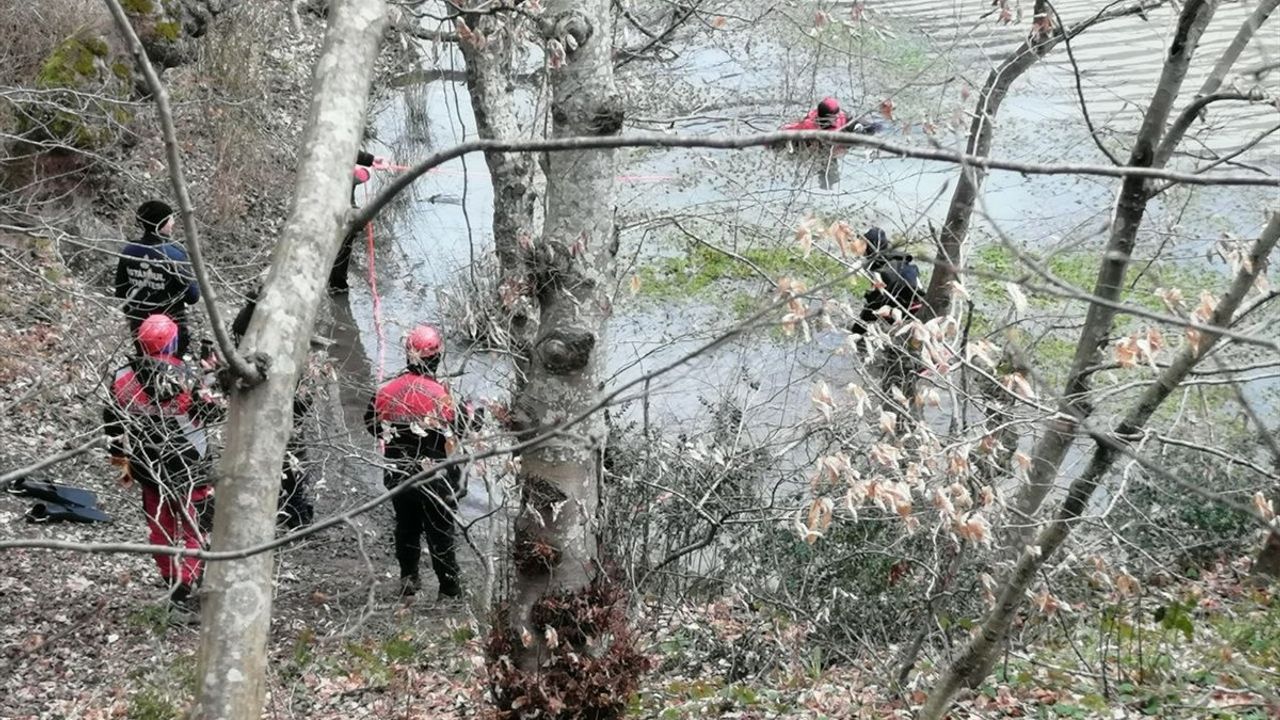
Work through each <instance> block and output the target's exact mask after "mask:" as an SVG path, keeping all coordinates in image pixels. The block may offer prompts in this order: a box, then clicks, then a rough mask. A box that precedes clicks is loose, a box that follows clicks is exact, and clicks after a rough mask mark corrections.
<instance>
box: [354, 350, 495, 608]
mask: <svg viewBox="0 0 1280 720" xmlns="http://www.w3.org/2000/svg"><path fill="white" fill-rule="evenodd" d="M404 344H405V355H406V368H405V371H404V372H403V373H401V374H399V375H397V376H396V377H394V378H392V379H391V380H389V381H387V382H385V383H383V385H382V386H381V387H379V388H378V392H377V394H376V395H374V397H373V399H372V400H370V401H369V409H368V411H367V412H366V413H365V424H366V425H367V426H368V428H369V432H371V433H373V435H374V436H375V437H378V438H379V439H381V440H382V441H383V442H384V443H385V449H384V451H383V453H384V457H385V458H386V460H387V462H388V463H389V467H388V468H387V469H386V470H385V471H384V474H383V484H384V485H386V486H387V488H388V489H390V488H393V487H396V486H397V485H400V484H401V483H403V482H405V481H407V480H408V479H409V478H411V477H413V476H414V475H417V474H418V473H420V472H422V471H423V470H426V469H429V468H430V467H431V465H432V464H434V463H436V462H439V461H441V460H445V459H446V458H448V457H449V455H450V453H451V452H452V451H453V447H454V444H455V442H456V438H457V437H458V435H460V434H462V433H466V432H468V431H470V430H474V429H475V428H476V427H478V426H479V424H480V421H481V418H482V411H481V410H473V409H472V408H471V406H470V404H469V403H468V404H466V405H464V406H463V407H461V408H459V407H457V405H456V403H455V402H454V399H453V397H452V396H451V395H450V394H449V390H448V389H447V388H446V387H445V386H444V385H442V384H441V383H440V382H439V381H438V380H436V373H437V372H438V371H439V368H440V359H441V355H442V354H443V352H444V340H443V339H442V338H441V336H440V331H439V330H438V329H437V328H435V327H432V326H431V325H419V326H417V327H415V328H414V329H413V330H412V331H411V332H410V333H409V334H408V336H406V337H405V343H404ZM465 494H466V486H465V483H464V481H463V475H462V469H461V468H459V467H457V466H455V467H451V468H449V469H448V470H446V471H444V472H443V473H440V472H437V473H435V474H434V475H431V476H429V477H428V478H427V479H426V480H423V481H420V482H419V483H418V484H417V486H416V487H414V488H413V489H411V490H408V491H407V492H403V493H400V494H399V495H396V496H395V497H394V498H392V500H391V502H392V508H393V509H394V510H395V518H396V530H395V543H396V560H397V561H398V562H399V564H400V592H401V594H402V595H415V594H417V592H418V591H419V590H420V589H421V582H420V581H419V579H418V564H419V561H420V560H421V557H422V536H423V535H425V536H426V538H427V548H428V550H429V551H430V554H431V567H432V569H433V570H435V573H436V579H437V580H439V582H440V597H441V598H446V597H457V596H458V595H460V594H461V593H462V586H461V585H460V584H459V570H458V561H457V558H456V557H455V553H454V547H455V545H456V538H455V534H456V532H457V523H456V521H455V515H456V513H457V510H458V499H459V498H460V497H462V496H463V495H465Z"/></svg>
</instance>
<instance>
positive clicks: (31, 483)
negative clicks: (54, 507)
mask: <svg viewBox="0 0 1280 720" xmlns="http://www.w3.org/2000/svg"><path fill="white" fill-rule="evenodd" d="M9 492H10V493H12V494H14V495H18V496H20V497H30V498H35V499H37V500H43V501H44V502H46V503H55V504H58V505H79V506H81V507H94V506H95V505H97V504H98V496H97V495H95V494H94V493H93V491H92V490H85V489H84V488H78V487H71V486H69V485H59V484H58V483H51V482H44V481H43V480H31V479H29V478H18V479H17V480H14V481H13V484H11V485H10V486H9Z"/></svg>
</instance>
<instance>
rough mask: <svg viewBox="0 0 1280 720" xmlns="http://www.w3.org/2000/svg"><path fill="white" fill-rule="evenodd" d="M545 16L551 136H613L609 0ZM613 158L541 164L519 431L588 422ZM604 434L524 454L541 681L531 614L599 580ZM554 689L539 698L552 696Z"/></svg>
mask: <svg viewBox="0 0 1280 720" xmlns="http://www.w3.org/2000/svg"><path fill="white" fill-rule="evenodd" d="M545 8H546V9H545V13H544V16H545V17H546V18H550V19H552V20H551V22H550V23H549V24H548V26H547V27H545V28H544V35H546V38H545V39H546V41H547V43H548V47H549V50H548V52H549V54H550V56H551V58H552V61H551V63H550V65H551V70H550V82H551V94H552V106H551V113H552V131H553V134H554V136H556V137H567V136H573V135H615V134H617V133H618V132H619V131H620V130H621V128H622V117H623V113H622V105H621V101H620V99H619V97H618V94H617V91H616V89H615V86H614V79H613V18H612V12H611V5H610V1H609V0H585V1H584V2H575V1H574V0H555V1H554V2H548V3H546V6H545ZM559 48H563V52H562V53H561V51H560V50H559ZM561 58H562V59H561ZM615 155H616V151H614V150H611V149H610V150H579V151H569V152H557V153H549V154H548V155H547V157H546V159H545V163H546V164H545V167H546V175H547V192H546V216H545V217H546V219H545V227H544V229H543V235H542V237H541V238H540V239H538V240H537V241H536V242H535V246H534V248H533V249H532V252H531V253H530V274H531V276H532V278H533V281H534V282H535V284H536V285H535V289H536V296H537V300H538V308H539V321H538V334H537V336H536V338H535V341H534V345H533V350H532V355H531V358H530V363H529V368H528V375H527V378H526V381H525V383H524V385H523V387H522V388H520V389H519V391H518V393H517V395H516V397H515V399H514V403H513V405H514V407H513V419H514V420H515V422H516V425H517V427H518V428H519V429H521V430H522V431H525V432H535V431H536V430H537V429H538V428H547V427H549V426H554V425H556V424H557V423H560V422H563V421H565V420H567V419H569V418H572V417H575V416H577V415H579V414H581V413H584V412H586V411H588V410H589V409H591V408H592V407H593V406H594V404H595V402H596V399H597V397H598V395H599V390H600V382H601V372H600V371H601V368H602V367H603V366H604V351H605V329H606V323H607V320H608V318H609V316H610V315H611V313H612V308H611V305H610V293H611V291H612V288H613V285H614V256H615V254H616V252H617V236H616V232H615V226H614V199H615V195H616V188H615V173H616V159H615ZM604 436H605V427H604V423H603V420H602V419H601V417H600V415H599V414H594V415H592V416H591V417H590V418H589V419H587V420H586V421H585V422H582V423H579V424H578V425H576V426H575V427H574V428H573V430H572V431H571V432H570V433H566V434H564V435H562V436H560V437H557V438H555V439H552V440H548V441H547V442H545V443H542V444H540V445H538V446H536V447H534V448H531V449H529V450H526V451H525V452H523V453H522V454H521V456H520V471H519V478H520V482H521V508H520V512H519V514H518V516H517V518H516V521H515V547H514V548H513V552H514V563H513V564H514V567H515V581H514V586H513V598H512V600H511V605H510V615H509V622H510V630H511V632H512V634H513V635H514V636H515V637H522V636H523V637H530V636H531V640H532V642H530V643H529V644H528V645H525V644H523V643H516V646H515V648H514V649H513V653H512V654H513V657H512V658H511V661H512V662H513V663H514V665H515V667H516V668H518V669H519V670H520V671H521V672H523V673H525V674H536V673H538V671H539V667H540V665H541V662H542V661H543V660H545V658H546V657H547V655H548V652H549V647H548V643H547V640H546V629H547V628H546V627H543V625H544V624H545V622H544V623H542V624H540V623H538V622H537V621H536V620H535V618H534V616H533V615H534V609H535V607H536V606H537V605H538V604H539V603H540V602H543V601H545V600H546V599H548V598H552V597H556V596H559V597H584V596H585V593H586V591H587V589H588V587H589V585H590V584H591V583H592V581H593V580H594V579H595V578H596V576H597V555H596V528H595V527H594V523H595V519H596V508H597V502H598V493H599V483H600V454H601V452H602V447H603V442H604ZM547 627H550V626H547ZM590 639H592V640H598V638H590ZM575 649H576V650H578V651H580V652H593V650H591V649H589V648H587V647H586V646H585V645H582V646H581V647H577V648H575ZM561 691H562V689H559V688H548V689H547V691H546V692H547V695H549V696H557V697H558V696H560V693H561Z"/></svg>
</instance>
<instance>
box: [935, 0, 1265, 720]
mask: <svg viewBox="0 0 1280 720" xmlns="http://www.w3.org/2000/svg"><path fill="white" fill-rule="evenodd" d="M1190 4H1191V3H1188V6H1189V5H1190ZM1201 27H1203V25H1202V26H1201ZM1193 45H1194V43H1193ZM1278 240H1280V212H1273V213H1272V214H1271V220H1270V222H1269V223H1268V224H1267V227H1266V229H1265V230H1264V231H1263V233H1262V236H1261V237H1260V238H1259V239H1258V242H1257V243H1255V244H1254V247H1253V250H1252V251H1251V252H1250V256H1249V262H1248V263H1247V264H1246V265H1244V266H1243V267H1242V268H1241V269H1240V271H1239V272H1238V273H1237V274H1236V277H1235V279H1234V281H1233V282H1232V284H1231V287H1230V288H1229V289H1228V290H1227V293H1226V295H1224V296H1223V297H1222V298H1221V299H1220V300H1219V302H1218V305H1217V307H1216V308H1215V309H1214V311H1213V316H1212V318H1211V319H1210V320H1209V321H1208V322H1207V323H1206V324H1207V325H1213V326H1215V327H1227V326H1228V325H1230V323H1231V318H1232V316H1233V315H1235V312H1236V310H1237V309H1239V307H1240V303H1241V302H1242V301H1243V300H1244V298H1245V295H1247V294H1248V292H1249V290H1250V289H1252V288H1253V284H1254V281H1255V280H1256V279H1257V276H1258V273H1259V272H1261V271H1262V269H1263V268H1264V267H1265V262H1266V258H1267V257H1268V256H1269V255H1270V254H1271V252H1272V250H1273V249H1274V248H1275V246H1276V242H1277V241H1278ZM1220 337H1221V336H1220V335H1217V334H1215V333H1213V332H1211V331H1205V332H1204V335H1203V338H1202V340H1201V342H1200V343H1199V344H1198V345H1193V344H1190V343H1188V345H1187V346H1186V347H1185V348H1184V349H1183V351H1182V352H1181V353H1180V354H1179V355H1178V357H1177V359H1176V360H1175V361H1174V362H1173V363H1172V364H1171V365H1170V366H1169V367H1168V368H1166V369H1165V370H1164V371H1163V372H1162V373H1161V374H1160V377H1159V378H1158V379H1157V381H1156V382H1155V383H1154V384H1152V385H1150V386H1148V388H1147V390H1146V391H1145V392H1144V393H1143V394H1142V397H1140V398H1139V399H1138V401H1137V403H1136V404H1135V405H1134V406H1133V407H1132V408H1130V410H1129V412H1128V413H1126V414H1125V417H1124V419H1123V420H1122V421H1121V422H1120V424H1119V426H1118V427H1117V428H1116V431H1115V434H1114V435H1113V436H1111V437H1105V436H1095V438H1096V439H1097V441H1098V442H1097V447H1096V448H1095V449H1094V451H1093V456H1092V458H1090V462H1089V466H1088V467H1087V468H1086V469H1085V471H1084V473H1083V474H1082V475H1081V476H1080V477H1079V478H1078V479H1076V480H1075V481H1074V482H1072V483H1071V487H1070V488H1069V490H1068V492H1067V499H1066V501H1065V502H1063V504H1062V507H1061V508H1060V509H1059V510H1058V514H1057V516H1056V517H1055V518H1054V519H1053V520H1052V521H1051V522H1050V523H1049V524H1048V525H1047V526H1046V527H1045V528H1044V530H1043V531H1041V532H1040V534H1039V536H1038V537H1037V538H1036V541H1035V544H1036V545H1037V546H1038V547H1039V548H1040V552H1039V553H1029V552H1024V553H1021V554H1020V555H1019V558H1018V563H1017V566H1016V567H1015V568H1014V570H1013V573H1012V574H1011V575H1010V576H1009V578H1008V579H1007V580H1006V581H1005V584H1004V586H1003V588H1002V589H1001V591H1000V597H999V599H998V600H997V601H996V605H995V607H993V608H992V609H991V611H990V612H989V613H988V614H987V617H986V619H985V620H984V621H983V623H982V626H981V627H980V628H979V630H978V632H977V633H976V634H975V635H974V636H973V637H972V639H971V640H970V641H969V643H968V644H967V645H966V646H965V649H964V651H963V652H962V653H961V655H960V657H958V658H956V659H955V660H953V661H952V662H951V664H950V665H949V666H948V667H947V669H946V670H945V671H943V673H942V676H941V677H940V678H939V679H938V681H937V683H936V684H935V685H934V688H933V691H932V692H931V693H930V694H929V699H928V700H927V701H926V702H925V706H924V708H923V709H922V710H921V712H920V714H919V716H918V718H919V720H939V719H940V718H941V717H942V716H943V715H944V714H945V713H946V710H947V708H948V707H950V705H951V699H952V697H953V696H954V695H955V693H956V691H957V690H959V689H960V686H961V685H962V684H968V685H970V686H973V685H976V684H978V683H979V682H981V681H982V679H983V678H985V677H986V675H987V673H989V672H990V668H991V665H992V663H993V660H992V658H994V657H995V656H996V655H997V654H998V653H997V650H998V649H999V647H1000V644H1001V642H1002V641H1003V639H1004V637H1005V634H1006V633H1007V632H1008V630H1009V626H1010V625H1011V624H1012V623H1013V619H1014V615H1015V614H1016V613H1017V611H1018V609H1019V608H1020V607H1022V604H1023V602H1024V601H1025V599H1026V596H1027V590H1028V588H1029V587H1030V585H1031V580H1032V579H1033V578H1034V577H1036V575H1037V574H1038V573H1039V572H1040V569H1041V568H1042V567H1043V566H1044V565H1045V563H1047V562H1048V561H1049V560H1050V559H1051V558H1052V557H1053V555H1054V553H1055V552H1057V550H1058V549H1059V548H1060V547H1062V544H1063V542H1065V541H1066V539H1067V536H1068V535H1069V534H1070V533H1071V527H1072V525H1074V524H1075V522H1076V521H1077V520H1078V519H1079V518H1080V516H1081V514H1082V513H1083V512H1084V511H1085V509H1086V508H1087V507H1088V505H1089V500H1090V498H1092V497H1093V492H1094V490H1095V489H1097V487H1098V484H1099V483H1100V482H1101V481H1102V480H1103V478H1104V477H1105V476H1106V474H1107V472H1109V471H1110V470H1111V467H1112V465H1113V464H1114V463H1115V460H1116V457H1117V456H1119V455H1120V452H1121V450H1120V448H1121V446H1120V445H1119V444H1118V441H1117V440H1115V439H1113V438H1116V437H1118V438H1130V437H1135V436H1138V435H1140V433H1141V430H1142V428H1143V427H1144V426H1145V425H1146V423H1147V421H1148V420H1149V419H1150V418H1151V415H1152V414H1153V413H1154V412H1155V411H1156V409H1157V408H1159V407H1160V404H1161V403H1163V402H1164V401H1165V399H1166V398H1168V397H1169V395H1170V394H1172V393H1173V392H1174V391H1175V390H1177V388H1178V387H1179V386H1180V385H1181V384H1182V382H1183V381H1184V380H1185V379H1186V377H1187V375H1188V374H1189V373H1190V372H1191V370H1192V369H1193V368H1194V367H1195V366H1196V364H1197V363H1199V362H1200V360H1201V359H1202V358H1204V357H1205V356H1206V355H1207V354H1208V353H1209V351H1210V350H1211V349H1212V348H1213V346H1214V344H1215V343H1217V341H1218V339H1219V338H1220ZM984 668H985V669H984Z"/></svg>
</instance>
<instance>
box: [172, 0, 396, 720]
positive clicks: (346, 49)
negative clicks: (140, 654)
mask: <svg viewBox="0 0 1280 720" xmlns="http://www.w3.org/2000/svg"><path fill="white" fill-rule="evenodd" d="M385 14H386V7H385V5H384V3H383V0H339V1H338V2H335V3H334V6H333V8H332V11H331V12H330V15H329V29H328V32H327V33H326V36H325V42H324V48H323V49H322V51H321V54H320V58H319V60H317V62H316V67H315V72H314V79H313V84H312V87H313V100H312V103H311V113H310V116H309V121H308V124H307V129H306V132H305V133H304V134H303V140H302V150H301V152H300V153H299V156H298V160H299V162H298V172H297V187H296V190H295V192H294V198H293V203H292V206H291V207H290V211H289V219H288V221H287V222H286V224H285V226H284V229H283V230H282V234H281V237H280V240H279V242H278V243H277V245H276V248H275V251H274V254H273V257H272V263H271V269H270V273H269V276H268V278H267V280H266V283H265V285H264V288H263V293H262V297H261V299H260V300H259V301H258V307H257V311H256V312H255V313H254V316H253V322H252V323H251V324H250V326H249V331H248V333H247V335H246V336H245V339H244V341H243V342H242V344H241V347H242V348H247V349H248V350H249V351H251V352H252V353H255V354H258V355H261V356H265V358H266V359H267V360H268V361H269V363H270V366H269V369H268V372H267V375H266V380H265V382H264V383H262V384H260V385H258V386H255V387H253V388H251V389H248V390H239V391H235V392H233V394H232V397H231V406H230V411H229V414H228V421H227V427H226V449H225V451H224V454H223V456H222V459H221V461H220V462H219V463H218V467H217V471H216V476H217V477H218V480H219V482H218V495H217V506H218V509H217V513H216V514H215V518H214V527H213V533H212V541H213V550H215V551H232V550H237V549H240V548H246V547H250V546H254V545H258V544H261V543H264V542H268V541H270V540H271V539H272V537H274V535H275V518H276V495H277V493H278V491H279V486H280V481H279V477H280V459H281V458H282V457H283V456H284V449H285V442H286V440H287V439H288V435H289V429H290V427H291V425H292V423H291V420H290V417H291V412H292V405H293V396H294V389H295V387H296V385H297V382H296V381H297V376H298V368H299V366H300V364H301V362H302V360H303V357H304V356H305V354H306V349H307V344H308V342H309V340H310V338H311V330H312V326H313V325H314V323H315V317H316V308H317V305H318V303H319V302H320V299H321V297H322V290H323V287H324V279H325V277H326V276H327V274H328V272H329V266H330V264H331V263H332V261H333V257H334V255H335V254H336V253H337V250H338V245H339V241H340V240H341V233H340V229H341V227H342V223H343V220H344V215H345V212H346V208H347V196H348V193H349V192H350V182H351V181H350V177H351V158H353V157H355V154H356V150H357V149H358V143H359V140H360V136H361V130H362V129H363V126H364V112H365V101H366V98H367V96H368V92H369V85H370V82H371V80H372V78H373V67H374V61H375V59H376V57H377V50H378V42H379V40H380V38H381V36H382V27H383V23H384V18H385ZM272 559H273V554H272V553H269V552H268V553H262V554H258V555H254V556H252V557H248V558H245V559H243V560H231V561H224V562H217V563H211V564H210V566H209V570H208V573H207V575H206V578H205V580H206V582H205V589H204V591H203V596H204V597H203V603H204V608H203V626H202V629H201V633H200V663H199V672H198V675H197V677H198V679H199V685H200V687H199V693H198V697H197V702H196V706H195V708H194V710H193V712H192V715H191V717H193V718H197V719H198V720H258V718H260V717H262V704H263V699H264V693H265V689H266V686H265V681H266V662H267V656H266V650H267V637H268V632H269V630H270V626H271V601H272Z"/></svg>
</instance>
